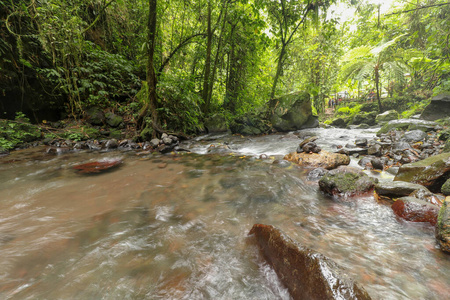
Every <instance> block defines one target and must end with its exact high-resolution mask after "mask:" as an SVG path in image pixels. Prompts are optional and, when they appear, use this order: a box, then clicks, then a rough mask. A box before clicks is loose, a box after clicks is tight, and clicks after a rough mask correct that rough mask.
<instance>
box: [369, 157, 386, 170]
mask: <svg viewBox="0 0 450 300" xmlns="http://www.w3.org/2000/svg"><path fill="white" fill-rule="evenodd" d="M370 162H371V163H372V167H373V168H374V169H376V170H384V162H383V161H382V160H381V159H379V158H372V159H371V160H370Z"/></svg>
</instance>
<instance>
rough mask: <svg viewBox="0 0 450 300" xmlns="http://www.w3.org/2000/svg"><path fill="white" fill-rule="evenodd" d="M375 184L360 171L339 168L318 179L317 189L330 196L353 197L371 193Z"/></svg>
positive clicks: (344, 167)
mask: <svg viewBox="0 0 450 300" xmlns="http://www.w3.org/2000/svg"><path fill="white" fill-rule="evenodd" d="M376 182H377V179H375V178H371V177H369V176H367V175H366V174H365V173H364V172H362V171H361V170H360V169H357V168H352V167H347V166H340V167H339V168H337V169H334V170H331V171H329V172H328V173H327V174H325V175H324V176H323V177H322V178H320V180H319V188H320V190H321V191H323V192H324V193H325V194H328V195H332V196H354V195H358V194H364V193H367V192H369V191H371V190H372V189H373V187H374V186H375V183H376Z"/></svg>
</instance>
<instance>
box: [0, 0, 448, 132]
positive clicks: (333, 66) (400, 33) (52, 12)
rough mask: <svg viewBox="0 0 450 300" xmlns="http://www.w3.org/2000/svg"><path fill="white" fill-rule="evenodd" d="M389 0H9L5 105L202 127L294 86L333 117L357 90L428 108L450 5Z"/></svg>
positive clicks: (3, 36)
mask: <svg viewBox="0 0 450 300" xmlns="http://www.w3.org/2000/svg"><path fill="white" fill-rule="evenodd" d="M380 8H381V5H380V4H374V3H372V2H371V1H369V0H366V1H351V4H350V3H348V1H340V2H339V1H333V0H328V1H313V0H300V1H294V2H292V1H286V0H195V1H187V0H159V1H157V0H148V1H147V0H146V1H142V0H131V1H123V0H109V1H108V0H69V1H62V0H42V1H33V0H16V1H6V0H0V28H1V31H0V55H1V58H0V99H1V101H0V110H1V111H2V112H3V116H2V117H6V118H9V119H14V117H15V114H16V112H18V111H23V112H24V113H25V114H26V115H27V116H28V117H29V118H30V119H31V120H32V121H34V122H36V123H39V122H42V121H43V120H58V119H62V118H66V117H71V118H75V119H79V118H82V117H83V116H84V114H83V113H84V112H85V111H86V110H87V109H88V108H90V107H92V106H98V107H101V108H103V109H105V110H109V111H115V112H118V113H120V114H122V115H126V118H125V119H126V120H127V122H128V123H129V124H134V126H135V127H137V128H138V129H139V128H140V129H142V128H144V127H153V128H154V129H157V130H160V131H161V130H162V131H182V132H185V133H192V132H198V131H199V130H202V129H203V127H202V124H203V122H204V121H205V120H206V119H207V118H208V117H209V116H211V115H215V114H221V115H222V116H224V117H225V118H226V119H227V120H228V121H229V122H231V121H232V119H234V118H237V117H239V116H242V115H245V114H248V113H250V112H252V113H254V112H263V111H265V110H267V109H270V103H271V102H270V101H269V100H270V99H271V98H273V97H276V96H279V95H283V94H286V93H290V92H294V91H302V90H303V91H307V92H308V93H309V94H310V95H311V98H312V100H313V105H314V108H315V110H316V111H317V113H318V114H319V115H321V116H322V115H323V114H324V113H325V110H326V108H327V107H328V103H329V102H330V100H331V99H333V98H335V97H337V96H338V95H339V94H338V93H339V92H344V91H345V92H346V95H348V97H350V98H352V99H353V100H354V101H363V100H365V99H367V95H368V94H369V92H370V91H375V94H376V99H378V107H377V108H374V109H375V110H384V109H385V108H384V107H382V105H381V103H382V102H381V98H384V97H389V98H390V99H392V100H390V101H391V102H393V103H394V102H395V103H396V102H398V101H400V102H402V103H403V102H405V103H404V104H405V105H404V107H405V108H411V107H413V106H415V107H418V108H420V107H422V106H423V104H421V103H422V101H423V100H426V99H429V97H430V96H431V95H433V94H434V95H436V94H438V93H441V92H444V91H450V45H449V39H450V38H449V35H450V22H449V21H448V20H449V19H450V5H448V3H446V2H444V1H436V0H424V1H418V2H414V3H412V2H406V1H396V2H394V3H393V4H392V6H391V7H390V8H389V9H388V10H384V11H382V10H381V9H380ZM343 11H347V12H350V13H351V14H352V18H348V17H345V16H344V15H343V14H342V12H343ZM149 57H150V59H149ZM149 70H150V71H149ZM149 72H150V73H152V74H150V75H151V76H150V77H149ZM147 82H150V84H147ZM151 95H154V99H153V100H151V99H150V98H151ZM405 98H407V99H406V100H404V99H405ZM152 101H153V102H152ZM400 102H399V103H400ZM387 103H389V101H388V102H387ZM423 103H425V102H423ZM387 105H388V106H389V104H387ZM349 109H351V108H349ZM407 114H408V113H405V114H404V115H407ZM155 123H157V124H155ZM157 133H158V131H155V134H157Z"/></svg>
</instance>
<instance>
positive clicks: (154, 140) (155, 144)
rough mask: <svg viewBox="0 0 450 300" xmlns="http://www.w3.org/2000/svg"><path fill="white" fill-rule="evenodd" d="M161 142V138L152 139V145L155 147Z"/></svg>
mask: <svg viewBox="0 0 450 300" xmlns="http://www.w3.org/2000/svg"><path fill="white" fill-rule="evenodd" d="M160 142H161V141H160V140H159V139H157V138H154V139H152V140H150V146H152V147H153V148H156V147H158V145H159V143H160Z"/></svg>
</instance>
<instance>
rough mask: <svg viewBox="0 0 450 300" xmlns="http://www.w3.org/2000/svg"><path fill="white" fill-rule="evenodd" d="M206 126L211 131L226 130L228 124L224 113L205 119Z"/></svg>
mask: <svg viewBox="0 0 450 300" xmlns="http://www.w3.org/2000/svg"><path fill="white" fill-rule="evenodd" d="M205 127H206V129H207V130H208V132H209V133H217V132H226V131H227V130H228V124H227V120H226V118H225V116H224V115H223V114H214V115H212V116H210V117H209V118H208V119H206V121H205Z"/></svg>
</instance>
